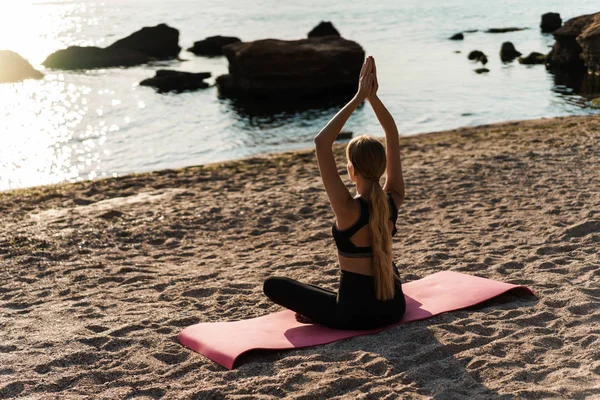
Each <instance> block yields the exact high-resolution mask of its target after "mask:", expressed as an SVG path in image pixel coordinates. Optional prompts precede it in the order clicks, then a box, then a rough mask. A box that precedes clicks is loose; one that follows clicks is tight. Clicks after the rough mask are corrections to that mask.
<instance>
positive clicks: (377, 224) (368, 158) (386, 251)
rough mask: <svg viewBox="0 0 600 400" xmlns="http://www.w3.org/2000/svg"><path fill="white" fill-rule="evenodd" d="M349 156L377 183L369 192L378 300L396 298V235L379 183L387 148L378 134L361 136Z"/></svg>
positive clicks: (358, 170)
mask: <svg viewBox="0 0 600 400" xmlns="http://www.w3.org/2000/svg"><path fill="white" fill-rule="evenodd" d="M346 157H347V158H348V161H349V162H350V163H351V164H352V165H353V167H354V172H355V173H356V174H358V175H360V176H361V177H363V178H364V179H367V180H370V181H372V182H373V184H372V185H371V191H370V193H369V198H370V202H369V229H370V230H371V247H372V248H373V277H374V281H375V295H376V297H377V299H378V300H389V299H392V298H394V279H395V275H394V271H393V269H392V235H391V233H390V229H389V226H388V220H389V219H390V212H389V207H388V204H387V203H388V202H387V199H386V196H385V194H384V192H383V188H382V187H381V184H380V183H379V179H380V178H381V175H383V173H384V172H385V166H386V155H385V148H384V147H383V145H382V144H381V142H380V141H379V140H377V139H375V138H374V137H372V136H367V135H361V136H358V137H355V138H354V139H352V140H351V141H350V143H348V147H346Z"/></svg>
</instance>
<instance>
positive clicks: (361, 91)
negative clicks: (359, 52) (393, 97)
mask: <svg viewBox="0 0 600 400" xmlns="http://www.w3.org/2000/svg"><path fill="white" fill-rule="evenodd" d="M377 89H379V84H378V82H377V69H376V67H375V59H374V58H373V57H372V56H369V57H367V59H366V60H365V62H364V64H363V66H362V68H361V70H360V75H359V78H358V92H357V93H356V97H357V98H358V99H359V100H360V101H364V100H367V99H371V98H373V97H375V96H377Z"/></svg>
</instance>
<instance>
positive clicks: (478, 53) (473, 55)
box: [468, 50, 485, 60]
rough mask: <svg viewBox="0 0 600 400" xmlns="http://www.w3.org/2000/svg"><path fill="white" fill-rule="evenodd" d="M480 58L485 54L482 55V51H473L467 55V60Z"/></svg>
mask: <svg viewBox="0 0 600 400" xmlns="http://www.w3.org/2000/svg"><path fill="white" fill-rule="evenodd" d="M481 56H485V54H483V52H482V51H479V50H473V51H472V52H470V53H469V56H468V57H469V60H478V59H479V57H481Z"/></svg>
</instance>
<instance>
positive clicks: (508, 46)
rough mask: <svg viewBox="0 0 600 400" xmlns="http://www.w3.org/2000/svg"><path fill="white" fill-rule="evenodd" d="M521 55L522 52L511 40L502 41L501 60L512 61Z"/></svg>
mask: <svg viewBox="0 0 600 400" xmlns="http://www.w3.org/2000/svg"><path fill="white" fill-rule="evenodd" d="M520 55H521V52H519V51H517V49H515V45H513V44H512V43H511V42H504V43H502V47H501V48H500V60H502V61H503V62H507V61H512V60H514V59H515V58H517V57H519V56H520Z"/></svg>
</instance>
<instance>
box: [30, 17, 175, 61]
mask: <svg viewBox="0 0 600 400" xmlns="http://www.w3.org/2000/svg"><path fill="white" fill-rule="evenodd" d="M178 42H179V31H178V30H177V29H174V28H171V27H169V26H167V25H165V24H160V25H157V26H155V27H150V28H148V27H147V28H142V29H141V30H139V31H137V32H135V33H133V34H132V35H130V36H128V37H126V38H124V39H121V40H118V41H117V42H115V43H113V44H112V45H110V46H108V47H107V48H100V47H80V46H71V47H68V48H66V49H64V50H58V51H57V52H54V53H52V54H50V55H49V56H48V58H46V60H45V61H44V62H43V63H42V64H43V65H44V66H46V67H49V68H56V69H92V68H111V67H131V66H134V65H140V64H145V63H147V62H150V61H154V60H168V59H173V58H176V57H177V55H178V54H179V52H180V51H181V47H179V44H178Z"/></svg>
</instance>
